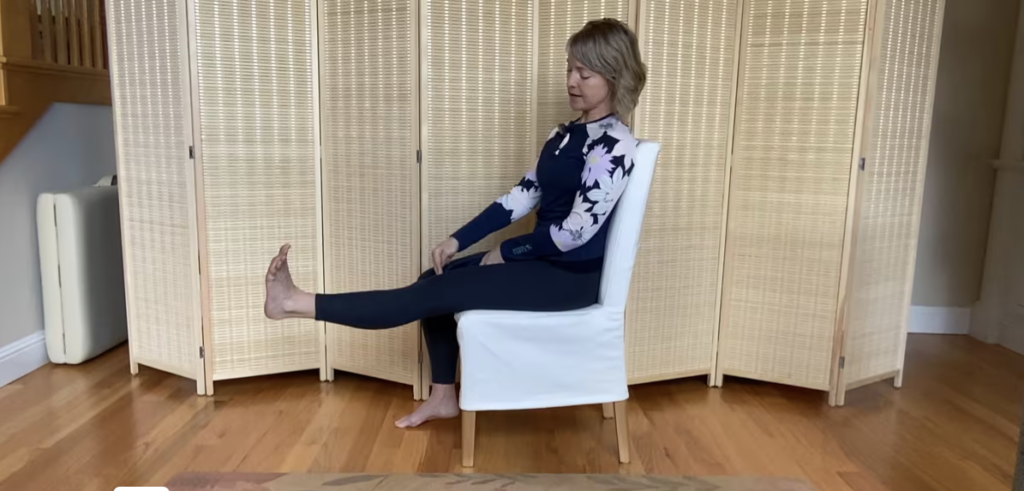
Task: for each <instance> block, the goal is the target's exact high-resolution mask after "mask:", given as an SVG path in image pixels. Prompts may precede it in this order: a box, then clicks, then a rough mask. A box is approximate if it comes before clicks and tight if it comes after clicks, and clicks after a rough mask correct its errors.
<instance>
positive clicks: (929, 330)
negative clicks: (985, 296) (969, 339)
mask: <svg viewBox="0 0 1024 491" xmlns="http://www.w3.org/2000/svg"><path fill="white" fill-rule="evenodd" d="M970 330H971V308H970V307H922V306H919V305H913V306H911V307H910V324H909V325H908V327H907V332H910V333H917V334H967V333H968V332H969V331H970Z"/></svg>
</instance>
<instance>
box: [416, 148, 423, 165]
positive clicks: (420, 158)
mask: <svg viewBox="0 0 1024 491" xmlns="http://www.w3.org/2000/svg"><path fill="white" fill-rule="evenodd" d="M416 165H423V151H422V150H420V149H416Z"/></svg>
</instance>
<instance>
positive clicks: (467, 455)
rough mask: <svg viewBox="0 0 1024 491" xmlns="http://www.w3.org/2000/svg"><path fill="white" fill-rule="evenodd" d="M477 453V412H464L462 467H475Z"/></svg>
mask: <svg viewBox="0 0 1024 491" xmlns="http://www.w3.org/2000/svg"><path fill="white" fill-rule="evenodd" d="M475 453H476V412H474V411H463V412H462V467H473V464H474V456H475Z"/></svg>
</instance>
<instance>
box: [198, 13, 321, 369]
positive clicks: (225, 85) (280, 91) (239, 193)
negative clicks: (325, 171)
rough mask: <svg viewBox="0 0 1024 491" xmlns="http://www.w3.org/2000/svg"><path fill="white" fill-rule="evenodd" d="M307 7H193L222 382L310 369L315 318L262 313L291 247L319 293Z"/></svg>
mask: <svg viewBox="0 0 1024 491" xmlns="http://www.w3.org/2000/svg"><path fill="white" fill-rule="evenodd" d="M311 7H312V6H311V4H310V2H309V1H308V0H244V1H238V2H231V3H227V2H220V1H207V0H196V2H195V11H194V16H195V17H194V18H195V37H196V40H195V41H196V49H195V56H196V62H197V64H198V73H197V76H198V84H199V116H200V127H201V134H202V152H201V157H202V160H201V166H202V171H203V179H204V188H205V189H204V195H203V202H204V203H205V208H204V209H203V210H202V211H201V215H200V216H201V223H203V224H205V229H204V232H205V234H206V251H205V255H206V260H207V265H208V268H207V273H208V281H209V295H210V298H209V303H210V313H209V315H210V317H209V319H208V323H207V326H208V328H209V329H212V339H213V345H212V346H208V347H207V350H208V353H209V352H212V356H213V357H214V359H213V363H214V374H213V375H214V378H215V379H226V378H234V377H244V376H254V375H261V374H268V373H279V372H286V371H293V370H303V369H314V368H318V367H322V365H323V364H324V356H323V340H322V339H321V337H320V334H319V333H318V331H317V325H316V323H314V322H313V321H308V320H289V321H283V322H279V321H269V320H267V319H266V318H265V317H264V315H263V298H264V275H265V273H266V268H267V265H268V264H269V261H270V258H271V257H273V255H274V254H275V253H276V251H277V249H278V247H280V245H281V244H283V243H285V242H290V243H291V244H292V245H293V252H292V255H291V256H290V264H291V271H292V275H293V276H294V278H295V281H296V283H297V285H298V286H299V287H300V288H303V289H307V290H316V289H317V285H318V281H317V278H318V277H319V276H320V275H321V272H320V264H318V263H319V260H318V256H319V254H318V233H319V229H320V224H319V223H318V220H317V217H318V215H317V213H318V208H319V206H320V203H319V202H318V199H317V189H316V187H317V181H316V165H317V162H315V158H314V155H315V147H314V135H313V132H314V127H315V122H314V115H313V83H312V79H313V77H312V75H313V66H312V59H313V57H312V54H313V45H312V19H311V17H312V11H311Z"/></svg>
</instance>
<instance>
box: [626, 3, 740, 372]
mask: <svg viewBox="0 0 1024 491" xmlns="http://www.w3.org/2000/svg"><path fill="white" fill-rule="evenodd" d="M738 4H739V2H738V1H736V0H733V1H723V2H701V1H697V0H684V1H676V0H645V1H643V2H642V3H641V5H640V16H641V17H640V32H639V35H640V40H641V50H642V54H643V57H644V60H645V62H646V63H647V65H648V67H649V68H648V69H649V73H648V84H647V88H646V89H644V94H643V97H642V100H641V104H640V107H639V108H638V110H637V113H636V115H635V124H634V126H635V131H636V134H637V136H639V137H640V138H644V139H649V140H654V141H658V142H661V143H662V152H661V156H660V157H659V159H658V160H659V161H660V162H659V164H658V175H657V177H656V179H655V180H654V185H653V188H652V189H651V198H650V205H649V206H648V208H647V214H646V216H645V218H644V231H643V235H642V237H641V241H640V243H641V247H640V251H639V253H638V255H637V262H636V269H635V272H634V273H633V284H632V288H631V290H630V298H629V303H628V305H629V308H628V309H627V313H626V316H627V317H626V326H627V329H626V344H627V347H628V348H627V353H628V356H627V363H628V370H629V375H630V378H631V379H633V380H645V381H650V380H657V379H665V378H671V377H673V376H677V375H680V374H697V373H710V370H711V359H712V356H713V348H712V346H713V338H714V335H715V321H716V310H715V309H716V303H717V298H718V288H719V287H718V271H719V262H720V259H721V258H720V256H721V247H720V244H721V235H722V227H723V224H724V220H723V219H724V217H723V216H722V209H723V202H722V201H723V199H724V196H725V171H726V155H727V153H728V146H727V143H728V136H729V123H730V121H729V119H730V115H731V108H730V99H731V96H732V93H733V90H734V87H733V80H734V70H735V68H734V66H735V61H736V60H735V48H736V29H737V25H736V17H737V15H736V14H737V12H736V9H737V8H738Z"/></svg>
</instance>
